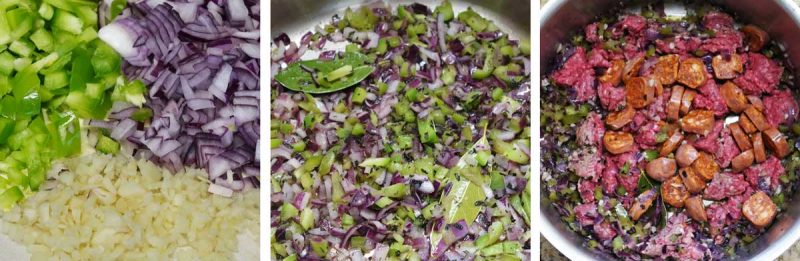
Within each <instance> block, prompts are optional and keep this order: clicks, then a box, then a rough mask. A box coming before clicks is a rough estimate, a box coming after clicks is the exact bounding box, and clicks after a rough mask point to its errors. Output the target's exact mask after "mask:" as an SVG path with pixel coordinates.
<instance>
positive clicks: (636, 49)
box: [622, 36, 645, 60]
mask: <svg viewBox="0 0 800 261" xmlns="http://www.w3.org/2000/svg"><path fill="white" fill-rule="evenodd" d="M644 47H645V39H644V38H642V37H636V36H625V46H623V47H622V53H623V54H624V55H625V59H627V60H632V59H634V58H636V57H640V56H644Z"/></svg>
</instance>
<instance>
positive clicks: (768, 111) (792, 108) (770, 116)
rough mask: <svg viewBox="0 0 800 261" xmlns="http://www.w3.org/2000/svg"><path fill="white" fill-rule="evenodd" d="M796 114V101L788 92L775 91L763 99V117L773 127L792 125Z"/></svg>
mask: <svg viewBox="0 0 800 261" xmlns="http://www.w3.org/2000/svg"><path fill="white" fill-rule="evenodd" d="M797 112H798V109H797V101H796V100H795V99H794V96H792V92H791V91H789V90H781V91H775V92H774V93H773V94H772V95H770V96H766V98H764V116H766V118H767V122H769V124H770V125H772V126H773V127H777V126H778V125H781V124H792V123H794V121H795V120H796V119H797Z"/></svg>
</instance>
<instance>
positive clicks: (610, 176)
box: [600, 167, 619, 195]
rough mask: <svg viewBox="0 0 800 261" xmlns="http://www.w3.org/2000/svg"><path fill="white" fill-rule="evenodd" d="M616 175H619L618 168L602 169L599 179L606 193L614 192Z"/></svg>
mask: <svg viewBox="0 0 800 261" xmlns="http://www.w3.org/2000/svg"><path fill="white" fill-rule="evenodd" d="M617 175H619V170H618V169H612V168H608V167H606V168H605V169H604V170H603V177H602V178H601V179H600V180H601V181H602V182H603V192H605V193H606V195H614V193H615V192H616V190H617V185H618V184H619V181H618V180H617Z"/></svg>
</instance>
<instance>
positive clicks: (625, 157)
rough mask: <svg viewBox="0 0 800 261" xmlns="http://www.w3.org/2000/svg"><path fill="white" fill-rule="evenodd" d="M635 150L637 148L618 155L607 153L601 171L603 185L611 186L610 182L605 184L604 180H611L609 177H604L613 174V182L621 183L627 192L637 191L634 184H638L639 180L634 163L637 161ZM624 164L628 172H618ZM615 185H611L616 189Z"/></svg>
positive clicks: (637, 170)
mask: <svg viewBox="0 0 800 261" xmlns="http://www.w3.org/2000/svg"><path fill="white" fill-rule="evenodd" d="M637 151H638V149H637V150H634V151H631V152H627V153H623V154H619V155H608V156H607V157H606V165H605V169H604V171H603V179H604V180H603V184H604V186H609V187H611V186H612V185H611V184H608V185H606V182H609V183H611V182H612V181H611V180H610V179H606V177H608V176H613V177H616V178H615V179H614V180H615V181H613V183H619V184H621V185H622V187H623V188H625V191H627V192H628V193H629V194H635V193H632V192H634V191H637V187H636V186H637V185H638V182H639V168H638V167H637V164H636V161H637V159H636V154H637V153H638V152H637ZM625 164H627V165H628V173H627V174H622V173H620V169H622V168H623V166H625ZM616 186H617V185H616V184H614V185H613V187H614V189H616ZM604 189H605V187H604ZM608 192H609V191H606V193H608ZM609 194H610V193H609ZM634 196H635V195H634Z"/></svg>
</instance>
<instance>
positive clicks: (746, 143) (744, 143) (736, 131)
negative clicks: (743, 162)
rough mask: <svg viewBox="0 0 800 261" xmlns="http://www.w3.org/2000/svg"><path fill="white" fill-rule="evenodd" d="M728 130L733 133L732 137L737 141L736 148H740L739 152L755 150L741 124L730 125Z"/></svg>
mask: <svg viewBox="0 0 800 261" xmlns="http://www.w3.org/2000/svg"><path fill="white" fill-rule="evenodd" d="M728 129H729V130H730V131H731V136H733V140H734V141H736V146H738V147H739V150H741V151H745V150H749V149H752V148H753V144H750V138H749V137H747V134H746V133H744V131H743V130H742V127H740V126H739V123H737V122H734V123H731V124H730V125H728Z"/></svg>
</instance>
